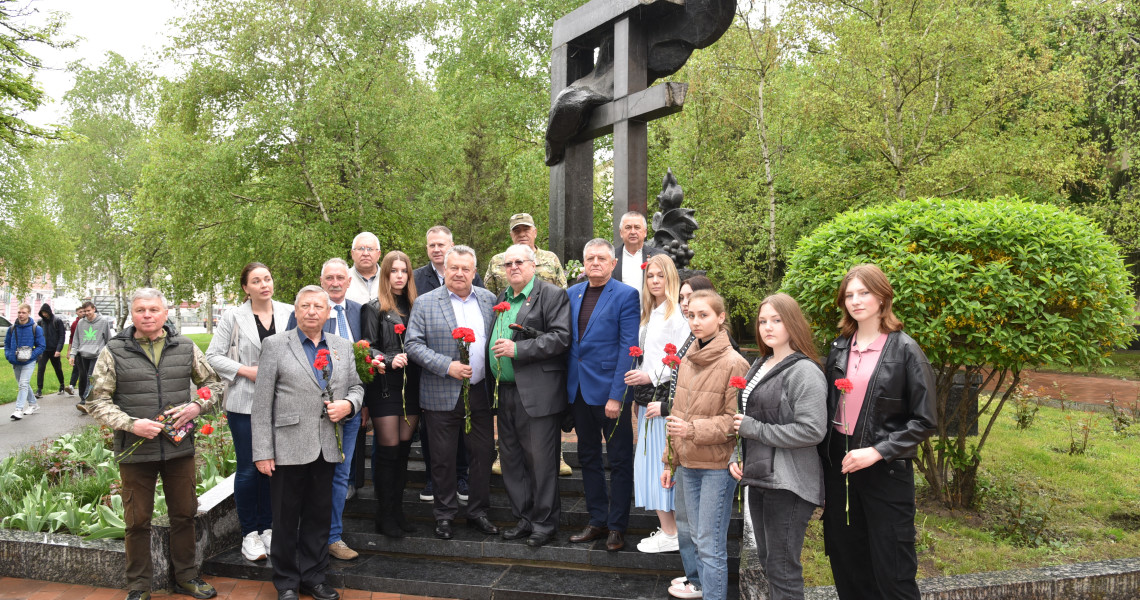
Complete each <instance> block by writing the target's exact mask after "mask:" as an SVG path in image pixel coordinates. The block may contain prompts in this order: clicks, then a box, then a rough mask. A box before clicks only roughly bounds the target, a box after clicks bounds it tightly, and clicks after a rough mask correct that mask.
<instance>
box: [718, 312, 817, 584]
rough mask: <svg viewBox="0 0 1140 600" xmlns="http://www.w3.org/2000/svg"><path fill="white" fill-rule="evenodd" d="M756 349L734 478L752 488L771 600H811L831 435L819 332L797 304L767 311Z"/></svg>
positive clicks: (739, 419) (751, 507) (738, 421)
mask: <svg viewBox="0 0 1140 600" xmlns="http://www.w3.org/2000/svg"><path fill="white" fill-rule="evenodd" d="M756 341H757V343H758V344H759V346H760V353H761V356H760V358H758V359H756V361H755V362H754V363H752V367H751V368H750V369H749V370H748V373H747V374H746V375H745V376H744V379H745V387H744V389H742V390H741V396H742V398H741V399H742V404H743V412H742V414H740V413H738V414H737V415H735V417H734V418H733V425H734V427H735V429H736V432H737V435H738V436H739V437H740V438H742V439H743V456H742V457H740V456H738V457H736V458H734V462H733V463H732V464H731V465H729V472H730V473H731V474H732V476H733V477H735V478H736V479H738V480H740V481H741V483H743V484H744V485H747V486H749V487H750V489H749V490H748V512H749V516H750V517H751V519H752V531H753V532H754V533H755V535H756V553H757V557H758V558H759V560H760V564H761V565H762V566H763V567H764V572H765V573H767V575H768V587H769V598H771V600H784V599H787V598H797V599H798V598H803V597H804V579H803V567H802V566H801V565H800V552H801V551H802V550H803V545H804V532H805V531H807V526H808V521H809V520H810V519H811V515H812V512H813V511H814V510H815V507H816V506H821V505H822V504H823V467H822V465H821V464H820V459H819V454H818V453H817V452H816V445H817V444H819V442H820V441H821V440H823V436H824V433H825V432H826V430H827V387H826V386H827V383H826V380H825V379H824V377H823V371H822V370H821V369H820V367H819V363H818V362H817V358H816V354H815V346H814V345H813V344H812V338H811V328H810V326H809V325H808V323H807V320H806V319H804V316H803V313H802V312H801V311H800V307H799V304H797V303H796V301H795V300H794V299H792V297H791V296H789V295H787V294H775V295H773V296H769V297H767V298H765V299H764V301H763V302H761V303H760V310H759V313H758V314H757V317H756ZM737 459H739V460H742V462H743V465H742V464H741V463H740V462H735V460H737Z"/></svg>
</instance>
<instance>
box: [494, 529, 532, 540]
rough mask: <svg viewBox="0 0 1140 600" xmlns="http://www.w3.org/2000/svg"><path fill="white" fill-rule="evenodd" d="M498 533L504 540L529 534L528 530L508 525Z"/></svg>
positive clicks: (515, 538)
mask: <svg viewBox="0 0 1140 600" xmlns="http://www.w3.org/2000/svg"><path fill="white" fill-rule="evenodd" d="M500 535H502V536H503V539H504V540H517V539H521V538H524V537H527V536H529V535H530V530H529V529H523V528H522V527H508V528H506V529H504V530H503V532H502V533H501V534H500Z"/></svg>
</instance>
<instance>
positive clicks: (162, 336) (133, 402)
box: [89, 288, 222, 600]
mask: <svg viewBox="0 0 1140 600" xmlns="http://www.w3.org/2000/svg"><path fill="white" fill-rule="evenodd" d="M130 306H131V321H132V323H133V325H131V326H130V327H127V328H126V329H124V330H123V331H122V332H121V333H120V334H119V335H117V336H115V337H114V338H113V339H112V340H111V341H110V342H109V343H107V344H106V347H105V348H104V349H103V350H102V351H101V352H100V354H99V358H98V359H97V363H96V365H95V370H94V377H93V385H92V388H91V389H92V391H91V402H90V409H89V410H90V414H91V416H92V417H94V419H95V421H96V422H98V423H99V424H100V425H103V426H105V427H108V428H110V429H112V430H114V432H115V441H114V451H115V459H116V461H117V462H118V464H119V473H120V475H121V476H122V481H123V493H122V496H123V513H124V520H125V521H126V525H127V527H126V537H125V538H124V540H123V542H124V546H125V547H126V558H127V565H126V569H127V571H126V576H127V589H128V590H129V592H128V594H127V600H146V599H147V598H150V588H151V577H152V575H153V572H154V565H153V564H152V563H151V545H150V543H151V532H150V523H151V515H152V513H153V512H154V491H155V485H156V483H157V481H158V477H159V476H160V475H161V476H162V488H163V491H164V494H165V499H166V507H167V514H168V516H169V519H170V564H171V565H172V567H173V573H172V574H173V576H174V581H175V584H174V590H175V591H176V592H177V593H179V594H186V595H189V596H193V597H194V598H213V597H214V596H216V595H217V592H216V591H214V588H213V586H211V585H210V584H209V583H206V582H205V581H203V580H202V578H201V577H200V576H199V572H198V565H197V559H196V556H195V545H196V541H197V536H196V535H195V533H194V515H195V514H196V513H197V511H198V495H197V492H196V490H195V484H196V477H195V468H194V435H193V434H192V433H191V434H190V436H189V437H188V438H186V439H184V440H182V441H181V442H180V443H175V442H174V441H173V440H171V439H170V438H169V437H168V436H166V435H164V434H163V433H162V430H163V424H162V423H159V422H157V421H155V420H154V418H155V417H156V416H157V415H158V413H159V412H162V411H165V413H166V415H168V416H170V417H172V418H173V419H174V427H175V428H179V427H182V426H183V425H185V424H186V423H188V422H190V421H192V420H194V419H195V418H197V417H198V415H199V414H201V413H202V412H204V411H206V410H207V409H209V408H210V406H211V405H212V404H213V402H214V401H215V399H216V398H219V397H220V395H221V393H222V384H221V382H220V381H219V380H218V376H217V374H216V373H214V370H213V369H212V368H210V364H209V362H207V361H206V355H205V354H203V353H202V351H201V350H199V349H198V346H196V345H195V344H194V341H193V340H191V339H190V338H187V337H185V336H181V335H178V334H176V333H174V332H173V330H171V329H169V328H168V327H166V326H164V324H165V323H166V318H167V316H168V311H167V308H166V298H165V297H164V296H163V295H162V292H160V291H158V290H156V289H153V288H142V289H140V290H138V291H136V292H135V293H134V294H132V295H131V304H130ZM191 386H193V387H197V388H199V389H201V388H203V387H206V388H209V391H210V393H209V394H199V395H197V397H194V396H192V395H191ZM136 442H139V443H140V445H138V446H137V447H136V446H135V443H136ZM165 558H166V557H163V559H164V560H165Z"/></svg>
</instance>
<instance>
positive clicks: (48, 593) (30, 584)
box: [0, 577, 444, 600]
mask: <svg viewBox="0 0 1140 600" xmlns="http://www.w3.org/2000/svg"><path fill="white" fill-rule="evenodd" d="M205 579H206V581H209V582H210V583H211V584H212V585H213V586H214V588H215V589H217V590H218V596H217V597H218V600H277V590H275V589H274V588H273V584H272V583H269V582H268V581H247V580H245V579H230V578H228V577H206V578H205ZM339 591H340V597H341V598H342V599H343V600H444V599H442V598H430V597H428V596H409V595H406V594H390V593H387V592H368V591H364V590H348V589H343V590H339ZM126 596H127V593H126V592H125V591H123V590H116V589H110V588H95V587H91V586H89V585H70V584H67V583H52V582H49V581H38V580H35V579H15V578H12V577H4V578H0V600H121V599H122V598H126ZM152 597H153V598H187V597H188V596H181V595H176V594H171V595H169V596H167V595H165V594H158V593H156V594H153V595H152Z"/></svg>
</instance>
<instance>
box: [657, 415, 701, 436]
mask: <svg viewBox="0 0 1140 600" xmlns="http://www.w3.org/2000/svg"><path fill="white" fill-rule="evenodd" d="M665 432H666V433H667V434H669V437H675V438H680V439H683V440H691V439H693V438H695V437H697V427H696V426H695V425H693V424H692V423H690V422H688V421H685V420H684V419H682V418H681V417H678V416H676V415H669V416H668V417H665Z"/></svg>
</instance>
